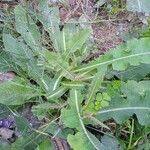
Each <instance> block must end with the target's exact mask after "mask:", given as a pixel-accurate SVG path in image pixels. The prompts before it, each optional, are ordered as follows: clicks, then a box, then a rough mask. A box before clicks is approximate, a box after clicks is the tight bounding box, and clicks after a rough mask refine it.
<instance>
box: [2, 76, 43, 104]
mask: <svg viewBox="0 0 150 150" xmlns="http://www.w3.org/2000/svg"><path fill="white" fill-rule="evenodd" d="M40 94H41V91H40V90H39V89H37V88H36V87H34V86H31V85H30V84H29V83H28V82H27V81H25V80H23V79H19V78H18V79H15V80H11V81H6V82H3V83H1V84H0V95H1V99H0V103H2V104H5V105H21V104H24V103H26V102H27V101H29V100H30V99H31V98H34V97H36V96H40Z"/></svg>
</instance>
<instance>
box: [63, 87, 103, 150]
mask: <svg viewBox="0 0 150 150" xmlns="http://www.w3.org/2000/svg"><path fill="white" fill-rule="evenodd" d="M81 102H82V95H81V91H80V90H79V91H78V90H77V89H72V90H71V91H70V98H69V105H70V109H63V110H62V111H61V119H62V121H63V122H64V124H65V126H67V127H70V128H76V129H77V130H78V131H79V132H78V133H77V134H76V135H75V136H74V135H69V136H68V141H69V144H71V146H72V148H74V149H75V150H77V148H81V145H82V149H83V150H84V148H83V147H85V144H87V145H88V147H89V148H90V149H91V150H95V149H96V150H100V149H101V150H103V147H102V146H101V144H100V141H98V140H97V139H96V137H94V136H93V135H92V134H90V133H89V132H88V131H87V130H86V128H85V126H84V123H83V120H82V112H81ZM78 137H79V139H80V138H81V139H82V141H81V142H80V143H78V144H79V145H80V146H79V147H78V146H75V145H76V144H75V143H76V142H75V141H74V140H76V139H77V138H78ZM81 139H80V140H81ZM73 141H74V142H75V143H74V142H73ZM82 149H81V150H82Z"/></svg>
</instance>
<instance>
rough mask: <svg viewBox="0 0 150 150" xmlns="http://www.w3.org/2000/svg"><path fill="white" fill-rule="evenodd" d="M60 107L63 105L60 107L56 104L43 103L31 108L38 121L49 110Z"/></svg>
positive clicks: (60, 106)
mask: <svg viewBox="0 0 150 150" xmlns="http://www.w3.org/2000/svg"><path fill="white" fill-rule="evenodd" d="M62 107H63V104H62V105H61V104H58V103H49V102H45V103H41V104H38V105H34V106H33V107H32V112H33V114H34V115H35V116H37V117H38V118H39V120H42V119H43V118H44V117H45V115H46V114H47V112H48V111H49V110H54V109H60V108H62Z"/></svg>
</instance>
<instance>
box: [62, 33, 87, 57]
mask: <svg viewBox="0 0 150 150" xmlns="http://www.w3.org/2000/svg"><path fill="white" fill-rule="evenodd" d="M89 36H90V31H89V30H82V31H79V32H77V33H76V34H75V35H74V36H73V37H71V38H70V40H69V41H68V42H67V43H66V49H67V51H66V52H65V53H64V56H65V58H67V57H68V56H69V55H70V54H73V53H74V52H75V51H76V50H80V49H81V48H82V46H83V44H85V42H86V40H87V39H88V37H89Z"/></svg>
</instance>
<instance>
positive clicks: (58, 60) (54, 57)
mask: <svg viewBox="0 0 150 150" xmlns="http://www.w3.org/2000/svg"><path fill="white" fill-rule="evenodd" d="M41 55H42V56H43V57H44V58H45V59H46V61H48V63H49V65H50V66H52V68H54V71H60V70H61V71H63V73H62V74H63V76H65V77H66V78H67V79H72V80H73V79H75V74H74V73H73V72H72V71H71V68H70V66H69V64H68V62H67V61H64V60H63V59H62V57H61V56H60V55H59V54H58V53H54V52H49V51H48V50H45V51H43V53H41Z"/></svg>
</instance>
